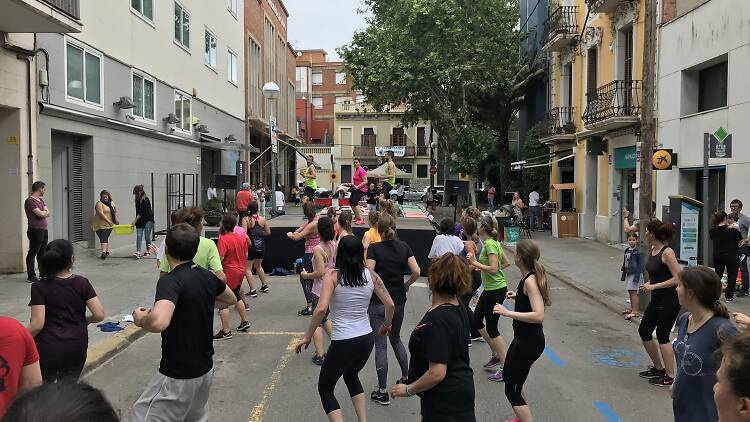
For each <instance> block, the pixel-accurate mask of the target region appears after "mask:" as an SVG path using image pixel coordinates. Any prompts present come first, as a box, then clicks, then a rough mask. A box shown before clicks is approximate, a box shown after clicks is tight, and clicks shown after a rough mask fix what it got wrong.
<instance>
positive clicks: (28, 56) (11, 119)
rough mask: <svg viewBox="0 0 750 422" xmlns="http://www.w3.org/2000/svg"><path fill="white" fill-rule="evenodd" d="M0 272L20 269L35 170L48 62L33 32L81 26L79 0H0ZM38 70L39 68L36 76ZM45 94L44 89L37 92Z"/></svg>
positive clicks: (76, 29)
mask: <svg viewBox="0 0 750 422" xmlns="http://www.w3.org/2000/svg"><path fill="white" fill-rule="evenodd" d="M0 10H2V13H0V39H2V44H3V46H2V48H0V139H2V142H0V166H2V168H3V177H2V178H0V191H2V192H3V197H4V199H5V201H4V203H3V204H2V205H0V221H2V222H3V225H4V227H5V228H6V229H5V230H4V232H3V241H2V242H0V273H5V272H21V271H23V270H24V255H25V253H26V250H27V249H28V240H27V238H26V227H27V226H26V215H25V214H24V211H23V201H24V200H25V199H26V197H27V196H28V195H29V193H30V189H31V184H32V183H33V182H34V181H35V180H37V179H40V178H43V177H44V176H43V175H40V174H39V168H40V165H41V164H42V162H40V159H39V156H38V154H37V153H36V151H37V144H38V142H39V139H38V137H39V132H38V131H37V116H38V106H37V100H38V96H37V94H38V91H37V87H38V86H40V85H42V86H44V85H45V84H46V81H45V80H44V76H45V75H46V74H47V68H48V65H49V62H48V61H47V60H45V54H46V53H45V52H44V51H41V50H38V49H37V47H38V45H37V34H41V33H45V32H52V33H76V32H80V31H81V28H82V27H83V25H82V23H81V14H80V3H79V1H78V0H45V1H40V0H0ZM37 70H41V71H42V75H41V78H40V77H39V76H40V74H39V73H38V72H37ZM41 94H43V96H42V97H41V98H49V97H48V96H49V91H47V90H46V89H45V90H44V91H42V92H41Z"/></svg>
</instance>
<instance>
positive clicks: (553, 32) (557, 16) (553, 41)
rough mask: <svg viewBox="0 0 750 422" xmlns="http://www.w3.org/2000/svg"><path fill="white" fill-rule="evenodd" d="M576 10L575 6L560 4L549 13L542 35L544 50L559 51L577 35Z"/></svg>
mask: <svg viewBox="0 0 750 422" xmlns="http://www.w3.org/2000/svg"><path fill="white" fill-rule="evenodd" d="M577 12H578V7H577V6H560V7H558V8H557V9H555V11H554V12H552V14H550V15H549V18H547V23H546V25H545V29H544V34H543V35H542V42H543V43H544V47H543V48H544V50H545V51H548V52H552V51H560V50H562V49H563V48H564V47H565V46H567V45H568V44H570V43H571V42H572V41H573V39H574V38H575V37H576V36H578V24H577V23H576V13H577Z"/></svg>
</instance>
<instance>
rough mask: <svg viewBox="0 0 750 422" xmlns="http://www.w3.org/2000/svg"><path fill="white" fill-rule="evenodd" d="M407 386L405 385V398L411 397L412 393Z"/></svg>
mask: <svg viewBox="0 0 750 422" xmlns="http://www.w3.org/2000/svg"><path fill="white" fill-rule="evenodd" d="M409 386H410V385H409V384H406V397H413V396H414V393H412V392H411V388H410V387H409Z"/></svg>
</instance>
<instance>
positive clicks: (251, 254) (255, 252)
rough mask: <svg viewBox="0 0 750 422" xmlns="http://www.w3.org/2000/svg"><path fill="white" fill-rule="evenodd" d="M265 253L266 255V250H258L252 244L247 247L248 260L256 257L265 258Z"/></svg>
mask: <svg viewBox="0 0 750 422" xmlns="http://www.w3.org/2000/svg"><path fill="white" fill-rule="evenodd" d="M263 255H265V251H264V250H257V249H255V248H254V247H253V246H252V245H250V247H249V248H248V249H247V260H248V261H252V260H254V259H263Z"/></svg>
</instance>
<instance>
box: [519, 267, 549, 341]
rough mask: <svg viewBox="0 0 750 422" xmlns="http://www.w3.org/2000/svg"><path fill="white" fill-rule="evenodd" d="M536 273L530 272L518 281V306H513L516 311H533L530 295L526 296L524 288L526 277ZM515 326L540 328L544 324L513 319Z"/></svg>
mask: <svg viewBox="0 0 750 422" xmlns="http://www.w3.org/2000/svg"><path fill="white" fill-rule="evenodd" d="M532 275H534V273H533V272H530V273H528V274H526V275H525V276H524V278H522V279H521V281H520V282H519V283H518V289H517V290H516V306H515V307H514V308H513V310H515V311H516V312H531V311H532V309H531V300H530V299H529V297H528V296H526V293H524V291H523V288H524V286H525V285H526V279H528V278H529V277H531V276H532ZM513 328H516V329H525V330H526V329H538V328H542V324H532V323H530V322H525V321H519V320H517V319H514V320H513Z"/></svg>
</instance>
